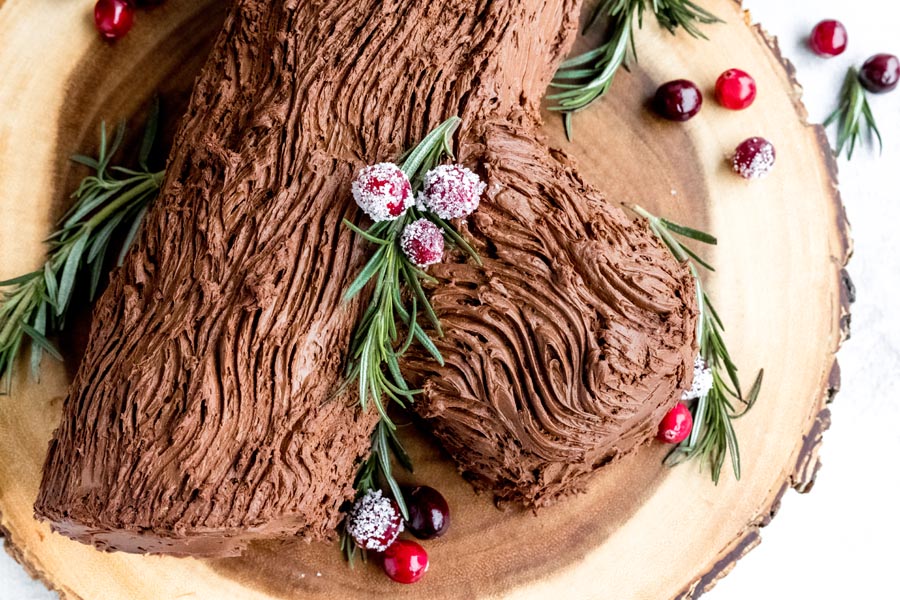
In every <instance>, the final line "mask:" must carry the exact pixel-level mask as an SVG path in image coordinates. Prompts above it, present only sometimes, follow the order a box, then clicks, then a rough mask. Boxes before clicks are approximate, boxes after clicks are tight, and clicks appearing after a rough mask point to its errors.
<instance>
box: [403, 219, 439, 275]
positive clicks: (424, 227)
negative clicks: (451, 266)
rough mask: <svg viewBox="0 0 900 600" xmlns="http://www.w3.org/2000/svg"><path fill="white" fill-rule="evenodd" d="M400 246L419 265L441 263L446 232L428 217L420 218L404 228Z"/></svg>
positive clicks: (407, 256) (425, 265) (411, 260)
mask: <svg viewBox="0 0 900 600" xmlns="http://www.w3.org/2000/svg"><path fill="white" fill-rule="evenodd" d="M400 248H401V249H402V250H403V253H404V254H405V255H406V258H408V259H409V261H410V262H411V263H412V264H414V265H416V266H417V267H427V266H428V265H433V264H435V263H439V262H441V258H443V256H444V232H443V231H441V228H440V227H438V226H437V225H435V224H434V223H432V222H431V221H429V220H428V219H418V220H417V221H413V222H412V223H410V224H409V225H407V226H406V227H405V228H404V229H403V235H401V236H400Z"/></svg>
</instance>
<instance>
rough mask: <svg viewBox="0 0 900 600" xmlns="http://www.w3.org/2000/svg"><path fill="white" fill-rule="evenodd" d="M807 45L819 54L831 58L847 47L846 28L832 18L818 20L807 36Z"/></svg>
mask: <svg viewBox="0 0 900 600" xmlns="http://www.w3.org/2000/svg"><path fill="white" fill-rule="evenodd" d="M809 47H810V48H812V51H813V52H815V53H816V54H818V55H819V56H824V57H825V58H831V57H832V56H837V55H838V54H841V53H842V52H843V51H844V50H846V49H847V30H846V29H845V28H844V24H843V23H841V22H840V21H835V20H834V19H826V20H824V21H820V22H819V23H818V24H817V25H816V26H815V27H813V30H812V33H811V34H810V36H809Z"/></svg>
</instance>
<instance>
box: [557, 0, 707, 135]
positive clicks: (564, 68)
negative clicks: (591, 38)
mask: <svg viewBox="0 0 900 600" xmlns="http://www.w3.org/2000/svg"><path fill="white" fill-rule="evenodd" d="M648 6H649V9H650V10H651V11H652V12H653V14H654V15H655V16H656V21H657V23H659V26H660V27H663V28H664V29H666V30H667V31H668V32H669V33H672V34H674V33H676V31H677V30H678V29H679V28H680V29H684V30H685V31H686V32H687V33H688V34H689V35H691V36H692V37H695V38H703V39H706V36H705V35H703V32H702V31H701V30H700V28H699V27H698V26H697V24H711V23H721V22H722V21H721V20H720V19H719V18H718V17H716V16H715V15H714V14H712V13H710V12H709V11H707V10H705V9H704V8H702V7H701V6H698V5H697V4H695V3H694V2H691V1H690V0H602V1H601V2H600V4H599V5H598V6H597V8H596V10H595V12H594V13H593V15H592V16H591V18H590V19H589V20H588V25H587V26H586V28H585V31H587V30H588V29H590V28H591V27H593V26H594V25H595V24H596V23H597V22H598V21H600V20H601V18H602V17H605V18H606V21H607V33H606V36H605V41H604V42H603V43H602V44H600V46H598V47H597V48H594V49H593V50H589V51H587V52H584V53H583V54H579V55H578V56H573V57H572V58H570V59H568V60H566V61H565V62H563V63H562V64H561V65H560V67H559V70H557V72H556V75H555V76H554V77H553V82H552V83H551V84H550V85H551V86H552V87H554V88H557V89H559V90H561V91H559V92H556V93H553V94H550V95H548V96H547V99H548V100H550V101H552V103H553V104H552V105H551V106H550V107H549V109H550V110H553V111H559V112H561V113H562V114H563V123H564V125H565V128H566V137H567V138H568V139H569V140H571V139H572V115H573V114H574V113H576V112H578V111H581V110H584V109H585V108H587V107H588V106H589V105H590V104H591V103H593V102H594V101H595V100H597V99H598V98H600V97H601V96H603V95H604V94H606V92H607V91H609V88H610V86H611V85H612V81H613V77H614V76H615V74H616V72H618V70H619V67H622V66H623V65H624V64H625V60H626V59H627V56H628V50H629V48H630V50H631V54H632V56H633V57H634V58H635V60H637V52H636V51H635V47H634V29H633V24H634V21H635V19H637V23H638V28H641V27H643V24H644V11H645V10H646V9H647V8H648Z"/></svg>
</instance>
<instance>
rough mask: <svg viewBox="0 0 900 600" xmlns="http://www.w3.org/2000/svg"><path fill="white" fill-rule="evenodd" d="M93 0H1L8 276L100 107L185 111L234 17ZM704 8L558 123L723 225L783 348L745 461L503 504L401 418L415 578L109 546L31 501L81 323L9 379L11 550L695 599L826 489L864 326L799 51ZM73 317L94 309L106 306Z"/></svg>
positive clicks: (264, 579)
mask: <svg viewBox="0 0 900 600" xmlns="http://www.w3.org/2000/svg"><path fill="white" fill-rule="evenodd" d="M92 4H93V3H92V2H91V1H90V0H77V1H74V0H73V1H70V2H65V3H60V2H56V1H53V0H6V1H5V2H3V1H2V0H0V278H6V277H8V276H13V275H17V274H19V273H22V272H25V271H26V270H29V269H32V268H34V267H35V266H36V265H38V264H40V262H41V260H42V254H43V251H44V248H43V246H42V244H41V240H42V238H43V237H44V236H46V235H47V234H48V233H49V232H50V231H51V230H52V228H53V223H54V221H55V219H56V218H57V217H59V216H60V215H61V214H62V212H63V211H64V208H65V206H66V205H67V203H68V195H69V193H70V192H71V190H72V189H73V188H74V185H75V183H76V182H77V180H78V179H79V178H80V177H82V176H83V175H84V173H83V172H82V171H81V170H80V169H79V168H77V167H75V166H73V165H72V164H71V163H69V162H68V161H67V160H66V157H67V156H68V155H69V154H71V153H72V152H74V151H88V150H92V149H94V148H96V144H97V141H96V136H97V131H98V127H99V123H100V120H101V119H106V120H108V121H115V120H117V119H119V118H121V117H127V116H131V115H135V114H140V113H141V111H142V110H144V108H145V107H146V104H147V101H148V100H149V98H151V97H152V96H153V95H154V93H156V91H157V90H158V91H159V93H160V94H161V96H162V99H163V104H164V107H165V112H166V114H167V115H168V123H170V125H174V122H175V121H176V120H177V117H178V115H179V111H180V110H181V109H182V108H183V106H184V104H185V102H186V97H187V93H189V90H190V86H191V83H192V81H193V78H194V76H195V75H196V73H197V71H198V70H199V68H200V66H201V65H202V62H203V59H204V57H205V53H206V50H207V48H208V46H209V43H210V42H211V39H212V36H214V35H215V33H216V32H217V31H218V28H219V25H220V24H221V21H222V18H223V9H222V7H221V3H219V2H215V1H213V0H202V1H196V2H195V1H188V0H171V1H170V2H168V3H167V4H166V5H164V6H163V7H160V8H157V9H154V10H152V11H150V12H141V13H140V14H139V15H138V20H137V23H136V26H135V29H134V30H133V31H132V33H131V34H129V36H128V37H127V38H126V39H124V40H123V41H121V42H119V43H117V44H116V45H115V46H109V45H107V44H104V43H102V42H101V41H100V40H99V39H97V36H96V34H95V32H94V31H93V28H92V24H91V17H90V15H91V14H92V10H91V8H92ZM703 4H704V6H706V7H707V8H709V9H711V10H712V11H713V12H715V13H716V14H717V15H719V16H721V17H722V18H724V19H725V20H726V24H724V25H717V26H711V27H709V28H707V29H706V30H705V31H706V32H707V33H708V34H709V37H710V41H709V42H705V41H702V40H693V39H691V38H688V37H686V36H683V35H682V36H678V37H674V38H673V37H671V36H669V35H668V34H666V33H665V32H661V31H659V30H658V29H657V27H656V26H655V25H654V24H652V23H651V24H649V25H645V28H644V30H643V31H641V32H640V34H639V35H638V36H637V48H638V53H639V55H640V62H639V63H638V64H637V65H634V66H633V68H632V69H631V72H630V73H625V72H623V73H621V74H620V75H619V76H618V78H617V79H616V82H615V84H614V86H613V90H612V93H611V94H610V95H609V96H608V97H607V98H606V99H605V100H604V101H603V102H601V103H598V104H596V105H594V106H593V107H591V108H590V109H589V110H588V111H586V112H584V113H581V114H579V115H578V116H577V117H576V119H575V141H574V143H571V144H570V143H567V142H566V141H565V139H564V136H563V135H562V130H561V127H560V124H559V122H558V120H557V119H556V118H555V116H553V115H549V114H548V116H547V119H548V120H547V126H546V128H545V130H546V133H547V135H548V136H549V137H550V139H551V140H552V143H553V145H554V146H556V147H560V148H563V149H564V150H565V151H566V152H569V153H570V154H572V155H573V156H574V157H575V159H576V160H577V162H578V163H579V165H580V167H581V171H582V173H585V174H586V177H587V178H588V179H589V181H590V183H592V184H594V185H596V186H597V187H599V188H600V189H603V190H604V191H606V192H607V193H608V195H609V197H610V198H613V199H615V200H618V201H623V202H625V201H627V202H635V203H639V204H642V205H644V206H646V207H648V208H650V209H651V210H654V211H658V212H660V213H662V214H664V215H667V216H669V217H671V218H672V219H673V220H676V221H679V222H682V223H685V224H690V225H693V226H695V227H699V228H702V229H706V230H709V231H711V232H713V233H714V234H715V235H717V236H718V237H719V240H720V243H719V245H718V246H717V247H716V248H715V249H714V250H713V251H712V252H710V253H708V254H707V256H708V258H709V259H711V260H712V261H713V263H714V264H716V265H718V267H719V270H718V272H717V273H716V274H715V275H714V276H712V277H711V278H710V280H709V281H710V284H711V288H712V292H713V295H714V298H715V301H716V304H717V306H718V307H719V308H720V312H721V314H722V317H723V319H724V321H725V324H726V326H727V327H728V331H727V332H726V335H727V339H728V342H729V345H730V347H731V348H732V351H733V354H734V356H735V359H736V361H737V363H738V365H740V366H741V367H742V369H743V372H744V379H745V380H747V383H749V380H750V379H751V376H750V374H751V373H752V370H753V369H755V368H757V367H764V368H765V369H766V381H765V386H764V388H763V393H762V396H761V399H760V402H759V405H758V407H757V408H756V409H755V410H754V411H752V412H751V413H750V414H748V415H747V417H746V418H744V419H742V420H740V421H739V422H738V423H737V426H736V428H737V432H738V435H739V437H740V440H741V448H742V456H743V467H744V473H743V479H742V480H741V481H740V482H736V481H734V479H733V478H732V477H731V475H730V473H727V474H726V475H725V476H723V478H722V481H721V482H720V484H719V485H718V486H714V485H713V484H712V483H711V482H710V480H709V475H708V473H706V472H704V471H701V470H700V469H699V468H698V465H696V464H688V465H685V466H681V467H678V468H675V469H666V468H664V467H662V466H661V459H662V457H663V455H664V452H665V449H664V448H661V447H659V446H657V445H653V446H649V447H646V448H643V449H642V450H641V451H639V452H638V453H636V454H634V455H632V456H630V457H628V458H627V459H625V460H623V461H621V462H619V463H617V464H615V465H614V466H612V467H611V468H608V469H604V470H603V471H602V473H601V474H600V475H599V476H597V477H596V478H595V480H594V482H593V484H592V485H591V487H590V489H589V491H588V493H586V494H584V495H582V496H579V497H577V498H574V499H572V500H570V501H567V502H565V503H563V504H561V505H560V506H557V507H551V508H549V509H546V510H543V511H541V512H540V513H539V514H538V515H537V516H535V515H534V514H532V513H530V512H526V511H510V512H501V511H499V510H497V509H496V508H495V507H494V505H493V503H492V502H491V499H490V498H489V497H488V496H486V495H476V494H475V493H474V492H473V491H472V489H471V487H469V486H468V485H467V484H466V483H465V482H464V481H463V480H462V479H461V478H459V477H458V475H457V474H456V472H455V469H454V467H453V465H452V463H451V462H450V461H449V460H448V459H447V458H446V457H444V456H442V455H441V454H440V453H439V451H438V450H437V449H436V448H435V447H434V446H432V445H431V444H429V443H428V442H427V441H426V440H424V439H422V438H420V437H419V436H418V434H417V433H416V432H415V431H414V430H413V428H412V427H411V426H410V427H406V428H405V429H404V433H405V435H406V436H407V437H408V438H409V440H410V446H411V447H412V450H413V458H414V460H415V463H416V465H417V470H416V473H415V474H414V476H413V477H412V479H411V481H412V480H414V481H416V482H420V483H425V484H428V485H432V486H434V487H437V488H439V489H440V490H441V491H442V492H443V493H444V494H445V495H446V496H447V498H448V500H449V502H450V504H451V508H452V510H453V526H452V528H451V530H450V533H449V534H448V535H447V536H446V537H444V538H442V539H441V540H438V541H434V542H427V543H426V547H427V550H428V551H429V554H430V556H431V561H432V566H431V570H430V571H429V573H428V575H427V577H426V578H425V579H424V580H423V581H422V582H421V583H419V584H417V585H415V586H407V587H401V586H398V585H396V584H392V583H391V582H390V581H389V580H388V579H387V578H385V577H384V576H383V575H382V573H381V572H380V569H379V568H378V567H376V566H375V565H363V566H357V568H356V569H355V570H354V571H350V570H349V569H348V567H347V566H346V565H345V564H344V563H343V562H342V559H341V555H340V553H339V552H338V550H337V547H336V546H334V545H327V544H320V545H307V544H303V543H268V544H266V543H263V544H256V545H253V546H251V548H250V550H249V551H248V552H247V553H246V554H245V555H244V556H243V557H241V558H237V559H223V560H204V561H201V560H194V559H175V558H161V557H146V556H133V555H125V554H104V553H100V552H97V551H95V550H93V549H92V548H90V547H88V546H84V545H81V544H78V543H76V542H72V541H70V540H68V539H65V538H63V537H61V536H58V535H56V534H53V533H51V532H50V531H49V528H47V527H46V526H44V525H43V524H40V523H38V522H36V521H35V520H34V519H33V516H32V504H33V502H34V498H35V496H36V493H37V487H38V484H39V481H40V469H41V466H42V462H43V459H44V455H45V453H46V448H47V442H48V440H49V439H50V436H51V433H52V430H53V428H54V427H55V426H56V424H57V420H58V416H59V411H60V405H61V400H62V397H63V395H64V394H65V389H66V385H67V382H68V380H69V377H70V375H71V373H70V372H67V368H69V369H71V368H72V367H73V366H74V365H76V364H77V357H78V353H79V339H80V337H79V336H78V335H77V334H75V335H72V336H69V337H67V338H66V339H65V340H62V345H63V348H64V350H65V351H66V354H67V356H68V357H69V360H68V362H67V366H63V365H60V364H53V363H49V362H45V366H44V370H43V378H42V380H41V382H40V383H35V382H33V381H32V380H31V379H30V377H29V375H28V373H27V365H25V364H22V365H20V368H19V369H18V370H17V371H16V373H15V374H14V377H13V380H12V382H11V385H12V394H11V395H10V396H8V397H0V513H2V515H0V528H2V531H3V533H4V534H5V536H6V546H7V549H8V550H9V551H10V552H11V553H12V554H13V556H15V557H16V558H17V559H18V560H19V561H20V562H21V563H22V564H23V565H25V566H26V568H28V569H29V571H30V572H31V573H32V574H34V575H35V576H37V577H40V578H41V579H42V580H43V581H44V582H45V583H46V584H47V585H48V586H49V587H51V588H53V589H56V590H58V591H59V592H60V595H61V596H62V597H64V598H84V599H86V600H95V599H105V598H110V599H113V598H115V599H119V598H121V599H129V600H130V599H135V600H141V599H151V598H152V599H159V598H164V599H174V598H203V599H207V598H208V599H217V598H235V599H251V598H254V599H262V598H322V599H324V598H342V599H343V598H356V597H360V598H361V597H368V598H389V597H390V598H394V597H406V596H409V597H427V598H481V597H483V598H488V597H504V598H528V599H531V598H535V599H536V598H546V597H551V596H553V595H555V596H557V597H566V598H570V597H571V598H623V599H624V598H638V599H645V598H646V599H653V600H658V599H661V598H674V597H678V598H684V599H687V598H696V597H698V596H699V595H700V594H702V593H703V592H704V591H706V590H707V589H709V588H710V587H711V586H713V585H714V584H715V582H716V581H717V580H718V579H719V578H720V577H722V576H723V575H725V574H727V572H728V571H729V570H730V569H731V567H732V566H733V565H734V563H735V562H736V561H737V560H738V559H739V558H740V557H741V556H743V555H744V554H745V553H746V552H747V551H749V550H750V549H751V548H752V547H754V546H755V545H756V544H758V543H759V541H760V533H759V529H760V528H761V527H762V526H765V525H766V524H767V523H768V522H769V521H770V520H771V518H772V516H773V515H774V514H775V512H776V511H777V508H778V504H779V500H780V498H781V497H782V495H783V494H784V493H785V492H786V491H787V490H788V489H789V488H792V487H793V488H795V489H797V490H799V491H801V492H805V491H808V490H809V489H810V488H811V487H812V484H813V481H814V478H815V474H816V471H817V470H818V466H819V462H818V456H817V454H818V452H817V451H818V446H819V443H820V442H821V438H822V433H823V431H824V430H825V429H826V428H827V426H828V423H829V412H828V409H827V403H828V402H829V401H830V400H831V399H832V398H833V396H834V393H835V392H836V391H837V389H838V387H839V380H840V374H839V369H838V367H837V363H836V361H835V357H834V355H835V352H836V351H837V349H838V347H839V346H840V344H841V342H842V341H843V339H844V338H845V337H846V335H847V333H848V327H849V303H850V301H851V296H852V286H851V285H850V284H849V279H848V278H847V277H846V274H845V272H844V271H843V267H844V265H845V264H846V262H847V260H848V258H849V254H850V241H849V232H848V227H847V223H846V218H845V215H844V210H843V207H842V205H841V202H840V198H839V195H838V193H837V188H836V167H835V164H834V161H833V159H832V157H831V154H830V151H829V149H828V145H827V140H826V139H825V137H824V134H823V132H822V130H821V128H819V127H814V126H809V125H807V124H806V113H805V110H804V109H803V106H802V104H801V102H800V90H799V87H798V86H797V84H796V81H795V80H794V77H793V69H792V67H791V66H790V65H789V64H788V63H786V61H785V60H784V59H783V58H782V57H781V55H780V52H779V51H778V48H777V44H776V43H775V41H774V40H772V39H769V38H768V37H767V36H766V35H765V33H764V32H763V31H762V30H761V29H759V28H758V27H755V26H752V25H751V22H750V18H749V16H748V15H746V14H745V13H744V12H743V11H742V10H741V8H740V6H739V5H737V4H735V3H734V2H733V1H732V0H706V1H705V2H703ZM730 67H739V68H742V69H745V70H747V71H748V72H750V73H752V74H753V75H754V76H755V77H756V80H757V83H758V85H759V90H760V93H759V97H758V98H757V101H756V103H755V104H754V105H753V106H752V107H751V108H750V109H748V110H746V111H743V112H730V111H726V110H725V109H723V108H720V107H719V106H717V105H716V103H715V101H714V99H713V95H712V86H713V85H714V82H715V79H716V77H717V76H718V74H719V73H720V72H721V71H723V70H725V69H727V68H730ZM680 77H687V78H690V79H692V80H693V81H695V82H697V83H698V85H700V87H701V88H702V89H703V91H704V93H705V95H706V100H707V101H706V104H705V105H704V108H703V111H702V112H701V113H700V115H699V116H698V117H696V118H695V119H693V120H691V121H690V122H688V123H685V124H674V123H669V122H665V121H662V120H660V119H658V118H657V117H655V116H654V115H653V114H652V113H651V112H650V111H648V110H647V109H646V102H647V99H648V98H649V97H650V96H651V95H652V93H653V91H654V90H655V88H656V86H657V85H659V84H660V83H662V82H664V81H667V80H669V79H674V78H680ZM752 135H762V136H764V137H767V138H768V139H770V140H771V141H772V142H773V143H774V144H775V146H776V148H777V150H778V163H777V165H776V167H775V170H774V171H773V172H772V174H771V175H770V176H769V177H768V178H766V179H763V180H759V181H753V182H747V181H744V180H742V179H740V178H738V177H736V176H734V175H733V174H732V173H731V172H730V170H729V166H728V163H727V161H726V157H727V155H728V153H729V152H730V151H731V150H733V148H734V147H735V146H736V145H737V143H739V142H740V141H741V140H743V139H744V138H746V137H750V136H752ZM83 314H84V316H83V317H82V318H81V319H80V320H79V322H78V328H79V329H82V328H84V325H85V322H86V320H87V319H88V316H87V315H88V312H87V311H86V310H85V311H83Z"/></svg>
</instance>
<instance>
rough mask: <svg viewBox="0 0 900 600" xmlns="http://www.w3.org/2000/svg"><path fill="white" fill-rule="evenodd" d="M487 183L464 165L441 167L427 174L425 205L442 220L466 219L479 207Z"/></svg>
mask: <svg viewBox="0 0 900 600" xmlns="http://www.w3.org/2000/svg"><path fill="white" fill-rule="evenodd" d="M485 187H486V186H485V183H484V182H483V181H481V178H480V177H479V176H478V175H477V174H475V173H473V172H472V171H470V170H469V169H467V168H465V167H463V166H461V165H440V166H438V167H435V168H433V169H431V170H430V171H428V172H427V173H426V174H425V180H424V182H423V184H422V203H423V204H424V205H425V207H426V208H427V209H428V210H430V211H431V212H433V213H434V214H436V215H437V216H439V217H440V218H442V219H460V218H462V217H467V216H469V215H470V214H472V213H473V212H475V210H476V209H477V208H478V204H479V202H480V201H481V194H483V193H484V189H485Z"/></svg>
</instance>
